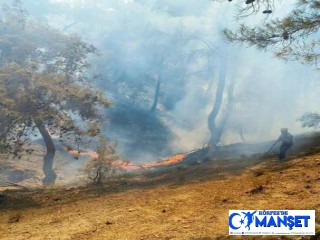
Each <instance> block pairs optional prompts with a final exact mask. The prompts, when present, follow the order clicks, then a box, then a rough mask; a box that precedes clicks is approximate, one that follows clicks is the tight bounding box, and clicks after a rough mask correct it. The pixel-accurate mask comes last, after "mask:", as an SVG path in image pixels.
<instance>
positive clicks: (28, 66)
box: [0, 7, 110, 155]
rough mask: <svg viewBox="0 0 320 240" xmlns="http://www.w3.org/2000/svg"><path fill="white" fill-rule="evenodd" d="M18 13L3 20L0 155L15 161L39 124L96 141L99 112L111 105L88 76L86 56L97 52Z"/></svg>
mask: <svg viewBox="0 0 320 240" xmlns="http://www.w3.org/2000/svg"><path fill="white" fill-rule="evenodd" d="M16 10H17V8H14V7H13V8H6V11H5V15H4V17H3V18H2V19H0V36H1V37H0V98H1V103H0V150H1V151H3V152H11V153H13V154H15V155H17V154H18V153H19V151H20V150H22V149H23V146H24V145H25V144H26V143H27V142H28V141H29V140H30V135H31V134H36V132H35V129H36V128H37V127H36V125H35V122H37V121H38V122H41V123H42V124H43V125H44V126H45V127H46V128H47V129H48V130H49V132H50V133H51V134H55V135H57V136H60V137H61V138H62V137H63V136H66V135H67V136H69V135H73V139H74V140H76V141H79V140H80V138H81V136H83V135H90V136H95V135H97V134H98V133H99V112H98V109H97V107H98V106H99V105H100V106H101V105H102V106H105V107H107V106H109V105H110V102H109V101H108V100H107V99H106V98H105V97H104V95H103V94H102V93H101V92H99V91H97V90H95V89H94V88H93V87H92V85H91V83H90V81H89V79H88V78H87V76H86V71H87V69H88V67H89V65H88V63H87V56H88V54H91V53H93V54H95V53H97V50H96V49H95V48H94V47H93V46H91V45H88V44H86V43H84V42H82V41H81V40H80V39H79V37H77V36H73V35H64V34H62V33H60V32H58V31H57V30H54V29H52V28H50V27H48V26H43V25H40V24H37V23H35V22H32V21H30V20H28V19H26V17H25V15H23V14H21V12H20V13H19V11H18V12H17V11H16ZM76 117H77V118H78V119H81V120H82V121H83V123H84V124H83V126H84V127H79V125H78V124H77V122H76V121H75V118H76ZM77 121H78V120H77ZM61 141H62V140H61Z"/></svg>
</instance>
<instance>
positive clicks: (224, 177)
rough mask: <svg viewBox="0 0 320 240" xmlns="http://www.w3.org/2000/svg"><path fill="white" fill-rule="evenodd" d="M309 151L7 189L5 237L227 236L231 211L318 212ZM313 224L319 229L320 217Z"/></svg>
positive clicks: (318, 188) (319, 186)
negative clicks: (84, 183) (71, 184)
mask: <svg viewBox="0 0 320 240" xmlns="http://www.w3.org/2000/svg"><path fill="white" fill-rule="evenodd" d="M304 154H305V155H304V156H301V157H295V158H291V159H289V160H286V161H283V162H279V161H277V160H273V159H264V161H260V160H259V161H257V160H258V159H257V158H236V159H231V158H230V159H220V160H214V161H213V160H212V159H207V161H205V162H203V163H201V164H199V163H193V164H190V165H182V166H177V167H172V168H168V169H162V170H161V171H157V172H148V173H146V174H141V175H133V176H130V175H127V176H124V177H122V178H121V179H117V180H114V181H113V182H112V183H110V184H109V185H108V186H105V187H103V188H92V187H86V188H71V189H55V188H47V189H45V190H37V191H31V192H28V191H27V192H5V196H4V197H3V199H2V204H1V214H0V222H1V225H0V238H1V239H130V240H131V239H194V240H195V239H197V240H209V239H229V236H228V235H227V234H228V220H227V219H228V210H229V209H314V210H316V213H318V212H319V211H320V200H319V194H320V168H319V166H320V154H319V150H314V152H313V153H310V152H309V153H304ZM249 163H251V164H249ZM316 221H317V222H316V231H319V230H320V216H319V214H316ZM246 239H249V238H246ZM252 239H254V238H252ZM265 239H267V238H265ZM270 239H274V238H270ZM278 239H303V238H301V237H296V238H292V237H290V238H289V237H287V238H286V237H282V238H278ZM304 239H309V238H304Z"/></svg>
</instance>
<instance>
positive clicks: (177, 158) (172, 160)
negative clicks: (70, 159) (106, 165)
mask: <svg viewBox="0 0 320 240" xmlns="http://www.w3.org/2000/svg"><path fill="white" fill-rule="evenodd" d="M67 151H68V152H69V153H71V154H73V155H75V156H76V157H91V158H98V157H99V155H98V153H97V152H94V151H88V152H81V151H78V150H74V149H71V148H67ZM185 157H186V154H177V155H174V156H172V157H169V158H166V159H164V160H162V161H159V162H153V163H147V164H143V165H136V164H134V163H132V162H129V161H123V160H119V161H116V162H115V166H116V167H118V168H120V169H123V170H130V171H135V170H142V169H149V168H153V167H160V166H169V165H172V164H176V163H179V162H181V161H182V160H183V159H184V158H185Z"/></svg>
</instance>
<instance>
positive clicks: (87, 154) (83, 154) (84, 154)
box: [67, 148, 99, 158]
mask: <svg viewBox="0 0 320 240" xmlns="http://www.w3.org/2000/svg"><path fill="white" fill-rule="evenodd" d="M67 150H68V152H69V153H71V154H73V155H76V156H79V157H91V158H98V157H99V155H98V153H96V152H93V151H88V152H80V151H77V150H74V149H70V148H68V149H67Z"/></svg>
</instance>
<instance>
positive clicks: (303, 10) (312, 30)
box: [224, 0, 320, 64]
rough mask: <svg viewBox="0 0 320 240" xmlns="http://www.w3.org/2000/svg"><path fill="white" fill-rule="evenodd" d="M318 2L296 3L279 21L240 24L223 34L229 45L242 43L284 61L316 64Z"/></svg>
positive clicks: (319, 6)
mask: <svg viewBox="0 0 320 240" xmlns="http://www.w3.org/2000/svg"><path fill="white" fill-rule="evenodd" d="M319 18H320V1H318V0H300V1H298V2H297V5H296V8H295V10H293V11H292V12H291V13H290V14H289V15H288V16H286V17H284V18H283V19H275V20H271V21H266V22H265V23H263V24H261V25H256V26H254V27H248V26H247V25H241V26H240V27H239V28H238V30H237V31H236V32H233V31H230V30H228V29H226V30H224V34H225V36H226V37H227V39H228V40H230V41H231V42H239V43H246V44H248V45H249V46H256V47H257V48H258V49H261V50H271V51H273V52H274V53H275V55H276V56H277V57H279V58H281V59H285V60H297V61H300V62H302V63H304V64H316V63H317V62H318V59H319V55H320V53H319V40H318V37H317V33H318V30H319V27H320V22H319Z"/></svg>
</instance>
